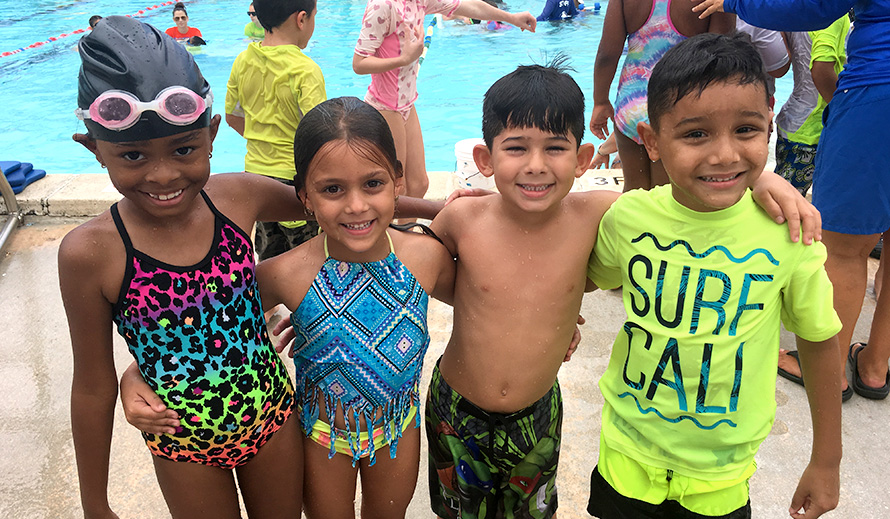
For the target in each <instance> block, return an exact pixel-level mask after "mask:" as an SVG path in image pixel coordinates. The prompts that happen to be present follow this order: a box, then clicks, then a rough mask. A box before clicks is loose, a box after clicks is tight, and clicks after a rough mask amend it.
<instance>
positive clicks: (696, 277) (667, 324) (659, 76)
mask: <svg viewBox="0 0 890 519" xmlns="http://www.w3.org/2000/svg"><path fill="white" fill-rule="evenodd" d="M648 107H649V108H648V109H649V120H650V122H649V123H648V124H646V123H641V124H640V134H641V135H642V137H643V141H644V142H645V143H646V149H647V150H648V152H649V154H650V156H651V158H652V159H653V160H661V161H662V163H663V164H664V167H665V170H666V171H667V173H668V175H669V177H670V181H671V185H670V186H664V187H660V188H656V189H653V190H651V191H645V192H644V191H637V192H635V193H628V194H627V195H626V196H622V197H621V198H620V199H619V200H618V201H617V202H616V203H615V204H614V205H613V206H612V208H611V209H609V211H608V212H607V213H606V215H605V216H604V217H603V220H602V223H601V226H600V235H599V240H598V241H597V244H596V248H595V250H594V253H593V255H592V256H591V260H590V266H589V269H588V276H589V278H590V279H591V280H592V281H593V282H595V283H596V285H598V286H600V287H601V288H612V287H617V286H622V287H623V291H624V304H625V308H626V311H627V314H628V316H629V317H628V320H627V321H626V322H625V325H624V329H623V332H620V333H619V334H618V337H617V338H616V340H615V345H614V347H613V350H612V356H611V359H610V362H609V366H608V368H607V370H606V373H605V374H604V375H603V377H602V379H601V380H600V388H601V389H602V392H603V396H604V398H605V404H604V406H603V414H602V422H603V423H602V434H601V438H600V453H599V462H598V464H597V466H596V468H595V469H594V471H593V475H592V479H591V495H590V502H589V505H588V512H590V514H591V515H594V516H596V517H602V518H619V517H642V516H645V517H664V518H674V517H687V516H690V517H691V516H692V515H693V514H696V515H695V516H696V517H703V516H707V517H712V516H713V517H726V518H736V517H739V518H741V517H750V516H751V509H750V501H749V497H748V478H750V477H751V475H752V474H753V472H754V470H755V464H754V455H755V453H756V452H757V450H758V448H759V446H760V443H761V442H762V441H763V440H764V438H766V436H767V434H768V433H769V431H770V429H771V426H772V423H773V420H774V419H775V410H776V404H775V399H774V397H773V395H774V393H775V376H774V375H773V373H774V372H775V371H776V362H777V360H776V359H777V356H778V343H779V333H778V332H779V323H780V321H781V322H782V323H783V324H784V325H785V327H786V328H787V329H788V330H790V331H792V332H794V333H795V334H796V335H797V336H798V344H799V346H800V352H801V362H802V364H803V366H804V373H805V374H806V382H807V386H806V387H807V394H808V399H809V401H810V409H811V414H812V420H813V448H812V456H811V459H810V463H809V465H808V466H807V468H806V470H805V471H804V473H803V475H802V476H801V479H800V483H799V484H798V487H797V490H796V492H795V493H794V496H793V497H792V499H791V507H790V510H789V513H790V514H791V515H792V517H806V518H814V517H818V516H819V515H821V514H822V513H824V512H826V511H828V510H831V509H833V508H834V507H835V506H837V502H838V492H839V464H840V458H841V432H840V392H841V390H840V385H839V384H838V382H837V379H838V378H839V377H838V373H837V368H838V365H837V362H836V361H835V355H836V351H837V337H836V335H835V334H836V333H837V332H838V331H839V330H840V321H839V319H838V318H837V315H836V314H835V312H834V310H833V308H832V297H831V293H832V287H831V283H830V282H829V280H828V277H827V275H826V274H825V270H824V267H823V264H824V262H825V249H824V247H823V246H822V245H821V244H815V245H813V246H812V247H804V246H803V245H802V244H799V243H798V244H795V243H793V242H791V241H790V240H789V239H788V238H787V236H786V231H785V229H784V228H783V227H781V226H778V225H776V224H775V223H774V222H772V221H770V219H769V217H768V216H767V215H766V214H765V213H764V212H763V211H761V210H760V209H759V208H758V207H757V206H756V204H755V203H754V202H753V201H752V200H751V198H750V196H749V195H748V187H749V186H750V185H751V184H752V182H755V181H756V180H757V179H758V177H760V175H761V173H762V171H763V167H764V165H765V163H766V159H767V155H768V127H769V122H770V120H771V117H772V114H771V112H770V110H769V105H768V96H767V80H766V76H765V73H764V69H763V64H762V61H761V59H760V57H759V56H758V54H757V51H756V50H755V49H754V47H752V46H751V45H750V44H749V43H747V42H746V41H745V39H744V37H743V36H741V35H739V36H734V37H732V38H730V37H726V36H722V35H713V34H709V35H700V36H696V37H693V38H690V39H689V40H686V41H684V42H682V43H680V44H678V45H677V46H675V47H674V48H673V49H671V50H669V51H668V52H667V53H666V54H665V55H664V57H663V58H662V59H661V61H660V62H659V63H658V64H657V65H656V66H655V69H654V71H653V73H652V78H651V79H650V81H649V95H648ZM640 214H645V215H647V218H645V219H641V218H639V217H637V215H640ZM692 287H695V289H694V290H695V292H694V294H693V293H692V290H693V288H692ZM801 509H803V513H801V512H800V510H801ZM698 514H700V515H698Z"/></svg>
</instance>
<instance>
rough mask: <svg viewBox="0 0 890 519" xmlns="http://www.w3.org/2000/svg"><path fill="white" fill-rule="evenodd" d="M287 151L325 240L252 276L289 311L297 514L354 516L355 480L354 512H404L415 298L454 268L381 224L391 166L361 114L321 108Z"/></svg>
mask: <svg viewBox="0 0 890 519" xmlns="http://www.w3.org/2000/svg"><path fill="white" fill-rule="evenodd" d="M294 150H295V153H294V159H295V164H296V169H297V176H296V177H295V179H294V181H295V184H296V189H297V191H298V192H299V196H300V198H301V199H302V200H303V201H304V203H305V204H307V210H309V211H311V212H312V213H314V214H315V216H316V218H317V220H318V224H319V225H320V226H321V229H322V230H323V231H324V232H323V233H322V234H321V235H320V236H318V237H316V238H315V239H313V240H311V241H309V242H307V243H306V244H305V245H304V246H302V247H299V248H298V249H296V250H294V251H291V252H288V253H286V254H283V255H281V256H279V257H277V258H274V259H272V260H269V261H267V262H264V263H262V264H261V265H260V267H259V268H258V276H259V280H260V290H261V293H262V294H263V301H264V304H265V305H266V307H267V308H268V307H271V306H274V305H275V304H278V303H283V304H284V305H285V306H287V307H288V308H290V309H293V314H292V315H291V323H292V325H293V326H294V329H295V330H296V331H297V339H296V342H295V345H294V361H295V364H296V386H297V388H299V389H298V406H299V408H300V409H302V415H301V423H302V426H303V430H304V432H305V433H306V439H305V440H304V442H303V446H304V452H305V453H306V474H307V477H306V478H305V480H304V495H305V512H306V515H307V517H309V518H315V517H318V518H351V517H353V515H354V508H353V500H354V496H355V485H356V476H357V475H358V474H359V473H361V483H362V517H363V518H369V517H371V518H373V517H380V518H396V517H404V516H405V509H406V508H407V506H408V503H409V501H410V500H411V497H412V496H413V494H414V486H415V483H416V481H417V470H418V463H419V461H418V456H419V455H420V434H419V430H418V429H417V427H418V426H419V425H420V414H419V413H420V410H419V405H420V397H419V387H418V385H419V383H420V374H421V368H422V365H423V357H424V354H425V353H426V350H427V347H428V345H429V332H428V329H427V324H426V310H427V300H428V295H427V294H430V295H433V296H435V297H437V298H439V299H442V300H444V301H446V302H448V301H450V299H451V293H452V290H453V286H454V260H453V259H452V257H451V256H450V255H449V254H448V251H447V250H446V249H445V247H444V246H443V245H442V244H441V243H439V242H438V241H437V240H435V239H433V238H432V237H430V236H424V235H422V234H418V233H413V232H396V231H395V230H394V229H390V228H388V226H389V224H390V222H391V221H392V218H393V211H394V210H395V204H396V199H397V193H398V192H399V191H400V190H401V189H402V180H401V165H400V164H399V162H398V160H397V159H396V150H395V146H394V144H393V140H392V136H391V134H390V132H389V128H388V127H387V125H386V121H385V120H384V119H383V117H382V116H381V115H380V113H379V112H377V110H375V109H374V108H373V107H371V106H369V105H367V104H366V103H364V102H362V101H360V100H359V99H357V98H354V97H342V98H337V99H331V100H329V101H325V102H324V103H322V104H320V105H318V106H317V107H316V108H314V109H313V110H312V111H310V112H309V113H308V114H306V117H305V118H304V119H303V120H302V121H301V122H300V126H299V127H298V128H297V133H296V137H295V139H294ZM412 424H414V426H413V427H412V426H411V425H412ZM387 446H388V449H387V450H388V451H389V454H388V455H381V456H377V455H376V451H377V450H379V449H382V448H384V447H387ZM397 447H398V454H399V455H398V456H396V448H397ZM356 463H358V466H356Z"/></svg>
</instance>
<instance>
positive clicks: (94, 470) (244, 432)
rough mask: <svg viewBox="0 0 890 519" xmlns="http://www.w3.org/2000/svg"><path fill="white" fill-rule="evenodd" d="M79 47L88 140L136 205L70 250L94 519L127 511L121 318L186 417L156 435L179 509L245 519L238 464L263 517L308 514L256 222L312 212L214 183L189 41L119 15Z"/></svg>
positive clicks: (240, 183)
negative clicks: (120, 437)
mask: <svg viewBox="0 0 890 519" xmlns="http://www.w3.org/2000/svg"><path fill="white" fill-rule="evenodd" d="M78 48H79V51H80V54H81V59H82V67H81V70H80V75H79V78H78V79H79V89H78V106H79V107H80V108H79V110H78V115H79V116H80V117H81V118H82V119H84V120H85V121H84V122H85V123H86V125H87V130H88V132H89V133H88V134H86V135H84V134H76V135H75V136H74V140H75V141H77V142H79V143H81V144H82V145H83V146H84V147H86V148H87V149H88V150H89V151H90V152H92V153H94V154H95V156H96V159H97V160H98V161H99V162H100V163H101V164H102V166H103V167H107V168H108V174H109V177H110V178H111V182H112V184H114V186H115V188H117V190H118V191H120V193H121V194H122V195H123V196H124V199H123V200H121V201H120V202H119V203H117V204H115V205H114V206H113V207H112V208H111V210H109V211H106V212H105V213H103V214H102V215H100V216H99V217H97V218H95V219H93V220H91V221H89V222H87V223H85V224H83V225H81V226H80V227H78V228H76V229H74V230H73V231H71V232H70V233H69V234H68V235H67V236H66V237H65V239H64V241H63V242H62V244H61V247H60V250H59V279H60V285H61V290H62V298H63V301H64V303H65V310H66V313H67V317H68V324H69V328H70V333H71V343H72V348H73V350H74V380H73V384H72V390H71V422H72V434H73V436H74V445H75V452H76V456H77V467H78V476H79V479H80V489H81V501H82V504H83V509H84V512H85V515H86V516H88V517H114V515H113V513H112V512H111V509H110V507H109V503H108V500H107V496H106V488H107V482H108V459H109V449H110V443H111V433H112V417H113V412H114V405H115V398H116V395H117V377H116V374H115V369H114V363H113V360H114V359H113V352H112V336H111V324H112V323H115V324H116V325H117V329H118V332H119V333H120V334H121V335H122V336H123V337H124V339H125V341H126V342H127V345H128V347H129V348H130V352H131V353H132V354H133V356H134V357H135V358H136V360H137V362H138V364H139V370H140V372H141V373H142V376H143V377H144V378H145V380H147V381H148V382H149V384H151V387H152V388H153V389H154V390H155V391H156V392H157V393H158V394H159V395H160V396H161V398H162V399H163V400H164V402H165V403H166V404H167V405H168V406H169V407H170V408H172V409H176V410H178V411H179V413H180V414H181V416H182V418H183V420H182V422H181V423H180V424H177V425H178V429H177V430H176V431H175V432H173V433H172V434H161V435H154V434H145V435H144V436H145V440H146V444H147V445H148V448H149V450H150V451H151V452H152V454H153V455H154V456H153V458H152V460H153V462H154V465H155V471H156V473H157V478H158V483H159V484H160V487H161V490H162V491H163V494H164V498H165V500H166V501H167V504H168V506H169V508H170V512H171V514H172V515H173V516H174V517H188V518H192V517H240V507H239V500H238V492H237V490H236V486H235V479H234V477H233V472H232V471H233V469H234V470H235V471H236V472H237V473H238V485H239V487H240V489H241V495H242V497H243V499H244V503H245V506H246V508H247V510H248V512H249V513H250V515H251V517H271V516H272V515H273V514H277V516H279V515H287V516H289V517H296V516H298V515H299V513H300V507H301V496H300V491H299V489H300V486H301V484H302V481H301V479H302V477H301V476H302V455H301V451H302V449H301V446H300V442H299V438H298V436H297V434H298V432H297V422H296V420H295V419H292V418H291V409H292V406H293V395H294V393H293V386H292V385H291V383H290V380H289V378H288V376H287V371H286V370H285V368H284V365H283V364H282V363H281V362H280V359H279V358H278V355H277V354H276V352H275V350H274V349H273V348H272V345H271V344H270V342H269V339H268V336H267V333H266V329H265V322H264V321H263V316H262V311H261V308H260V301H259V297H258V295H257V289H256V283H255V276H254V274H253V268H254V264H253V248H252V246H251V243H250V237H249V235H248V234H247V233H246V232H245V229H250V227H251V226H252V225H253V223H254V221H256V219H257V218H267V219H288V218H294V217H298V216H300V215H301V213H302V210H301V207H302V206H301V205H300V204H298V203H297V201H296V199H295V198H294V196H293V193H292V191H290V190H289V189H287V187H286V186H282V185H280V184H278V183H276V182H272V181H269V180H266V179H262V178H260V177H251V176H248V175H217V176H215V177H213V178H212V179H210V178H209V176H210V160H209V157H210V152H211V151H212V141H213V138H214V136H215V135H216V132H217V130H218V129H219V122H220V117H219V116H215V117H211V112H210V109H211V105H212V99H213V95H212V93H211V91H210V85H208V84H207V82H206V81H205V80H204V77H203V76H202V75H201V72H200V71H199V70H198V67H197V65H196V64H195V62H194V60H193V59H192V57H191V54H189V52H188V51H186V49H185V48H184V47H183V46H182V45H179V44H177V43H176V42H175V41H174V40H172V39H171V38H169V37H167V36H165V35H163V34H162V33H160V32H158V31H157V30H156V29H154V28H152V27H151V26H149V25H145V24H142V23H140V22H137V21H135V20H133V19H131V18H127V17H120V16H110V17H107V18H105V19H103V21H102V23H101V24H99V25H97V26H96V27H95V29H93V31H92V32H91V33H89V34H88V35H87V36H85V37H84V38H83V39H82V40H81V41H80V43H79V45H78ZM140 103H142V104H140ZM149 103H151V104H149ZM146 105H148V106H146ZM235 374H237V377H236V375H235Z"/></svg>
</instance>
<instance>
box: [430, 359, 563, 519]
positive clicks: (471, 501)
mask: <svg viewBox="0 0 890 519" xmlns="http://www.w3.org/2000/svg"><path fill="white" fill-rule="evenodd" d="M561 430H562V395H561V394H560V391H559V382H558V381H557V382H554V383H553V387H552V388H551V389H550V391H548V392H547V394H546V395H544V396H543V397H542V398H541V399H540V400H538V401H537V402H535V403H534V404H532V405H530V406H529V407H527V408H525V409H522V410H520V411H517V412H515V413H511V414H498V413H489V412H486V411H484V410H482V409H480V408H478V407H477V406H475V405H473V404H472V403H471V402H470V401H469V400H467V399H465V398H463V397H461V396H460V395H459V394H458V393H457V392H456V391H454V389H452V388H451V386H449V385H448V383H447V382H445V379H444V378H442V375H441V373H440V372H439V367H438V366H436V368H435V369H434V370H433V378H432V381H431V382H430V390H429V396H428V398H427V405H426V435H427V439H428V440H429V478H430V503H431V506H432V509H433V512H435V513H436V514H437V515H438V516H439V517H442V518H448V519H457V518H458V517H460V518H462V519H490V518H494V517H504V518H505V519H546V518H550V517H552V516H553V514H555V513H556V505H557V500H556V465H557V463H558V461H559V445H560V433H561Z"/></svg>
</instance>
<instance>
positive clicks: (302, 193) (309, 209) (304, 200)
mask: <svg viewBox="0 0 890 519" xmlns="http://www.w3.org/2000/svg"><path fill="white" fill-rule="evenodd" d="M297 198H298V199H299V200H300V203H301V204H303V207H304V208H305V209H306V214H312V213H314V212H315V211H313V210H312V207H311V205H312V204H310V203H309V197H307V196H306V189H305V188H304V189H301V190H299V191H297Z"/></svg>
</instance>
